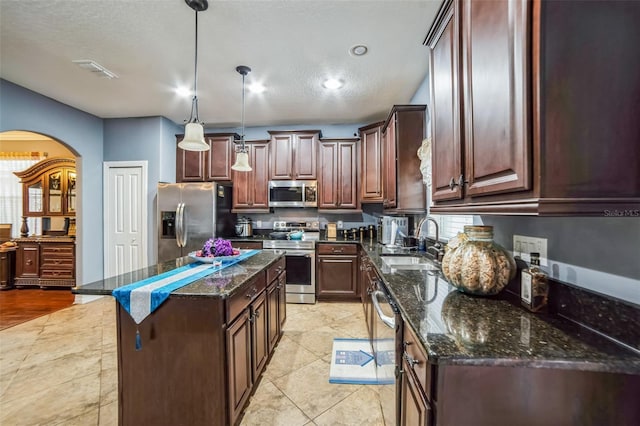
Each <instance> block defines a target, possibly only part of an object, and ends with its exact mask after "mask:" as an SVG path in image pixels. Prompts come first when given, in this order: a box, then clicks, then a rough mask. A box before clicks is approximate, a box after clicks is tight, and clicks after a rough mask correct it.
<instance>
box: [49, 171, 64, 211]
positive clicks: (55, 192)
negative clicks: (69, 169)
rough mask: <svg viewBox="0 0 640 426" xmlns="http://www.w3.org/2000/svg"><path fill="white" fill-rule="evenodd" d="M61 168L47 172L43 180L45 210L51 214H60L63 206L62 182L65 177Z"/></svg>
mask: <svg viewBox="0 0 640 426" xmlns="http://www.w3.org/2000/svg"><path fill="white" fill-rule="evenodd" d="M64 175H65V171H64V170H63V169H58V170H54V171H52V172H50V173H48V174H47V178H46V180H45V182H46V185H47V190H46V192H45V194H46V203H47V204H46V211H47V214H49V215H52V216H58V215H62V214H63V211H62V208H63V206H64V195H65V194H64V188H63V182H64V181H65V179H66V177H65V176H64Z"/></svg>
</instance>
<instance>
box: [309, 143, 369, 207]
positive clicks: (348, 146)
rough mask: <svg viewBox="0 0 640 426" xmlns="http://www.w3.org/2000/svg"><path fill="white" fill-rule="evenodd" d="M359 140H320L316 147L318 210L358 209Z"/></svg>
mask: <svg viewBox="0 0 640 426" xmlns="http://www.w3.org/2000/svg"><path fill="white" fill-rule="evenodd" d="M358 148H359V140H358V139H322V140H321V141H320V145H319V146H318V193H319V195H318V209H319V210H335V209H349V210H353V209H358V208H359V207H360V203H359V198H358V156H359V149H358Z"/></svg>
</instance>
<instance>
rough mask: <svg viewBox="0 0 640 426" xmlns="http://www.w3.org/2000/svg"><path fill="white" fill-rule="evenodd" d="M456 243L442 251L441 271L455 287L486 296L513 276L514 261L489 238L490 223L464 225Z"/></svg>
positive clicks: (499, 288) (499, 289)
mask: <svg viewBox="0 0 640 426" xmlns="http://www.w3.org/2000/svg"><path fill="white" fill-rule="evenodd" d="M456 243H457V245H455V246H454V247H449V249H448V250H447V251H446V252H445V255H444V258H443V259H442V273H443V274H444V276H445V278H446V279H447V281H449V283H450V284H451V285H453V286H454V287H456V288H457V289H458V290H460V291H462V292H464V293H469V294H475V295H482V296H490V295H494V294H498V293H499V292H500V291H502V289H503V288H504V287H505V286H506V285H507V283H508V282H509V280H511V279H512V278H513V277H514V276H515V274H516V263H515V260H514V259H513V257H512V256H511V253H509V252H508V251H506V250H505V249H504V248H502V246H500V245H499V244H497V243H495V242H494V241H493V226H465V227H464V237H463V238H459V239H457V241H456Z"/></svg>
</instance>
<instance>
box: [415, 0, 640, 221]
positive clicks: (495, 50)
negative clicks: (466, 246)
mask: <svg viewBox="0 0 640 426" xmlns="http://www.w3.org/2000/svg"><path fill="white" fill-rule="evenodd" d="M634 19H640V8H638V7H636V6H635V5H633V4H632V2H551V1H550V2H536V1H523V2H516V3H513V4H512V3H508V2H475V1H468V0H453V1H447V2H445V4H444V5H443V7H442V9H441V10H440V12H439V15H438V17H437V18H436V21H435V23H434V26H433V27H432V29H431V30H430V31H429V34H428V36H427V39H426V44H427V45H428V46H429V47H430V55H431V61H430V63H431V70H430V75H431V96H432V98H431V101H432V102H431V104H432V120H431V123H432V136H433V141H432V144H433V150H432V153H433V169H432V172H433V176H432V180H433V182H434V186H433V193H432V194H433V200H434V202H435V206H434V207H432V211H433V212H439V213H447V212H452V213H476V214H491V213H495V214H533V215H588V216H607V215H615V214H616V212H619V213H620V215H622V216H624V215H625V212H627V213H628V214H629V215H632V214H637V211H638V210H639V209H640V196H639V194H640V178H639V175H638V167H637V165H638V164H640V145H638V143H637V141H638V140H640V128H638V126H637V125H636V123H635V121H634V119H631V118H630V115H629V111H635V110H637V96H636V93H637V92H638V90H640V76H639V75H638V73H637V72H634V71H632V70H635V69H637V68H638V66H640V59H639V57H640V55H638V54H637V53H638V52H637V49H636V50H635V51H634V54H629V53H630V50H629V49H632V46H631V45H630V44H629V43H627V42H626V40H636V39H638V38H640V29H639V28H637V26H634V25H631V24H629V22H631V21H632V20H634ZM630 20H631V21H630ZM596 21H597V22H599V24H598V25H589V24H588V23H589V22H596ZM567 28H570V29H571V30H570V31H568V30H567ZM609 28H615V29H616V30H615V35H612V34H611V33H610V32H609V30H608V29H609ZM585 43H586V44H588V45H589V46H590V49H589V50H590V51H593V52H595V54H594V55H595V56H589V55H586V53H579V52H585V50H584V46H585ZM612 75H615V78H612ZM593 99H599V100H603V102H604V103H597V105H596V104H594V102H593ZM604 141H606V142H604Z"/></svg>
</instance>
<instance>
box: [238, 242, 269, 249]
mask: <svg viewBox="0 0 640 426" xmlns="http://www.w3.org/2000/svg"><path fill="white" fill-rule="evenodd" d="M231 244H232V245H233V247H234V248H237V249H250V250H262V241H233V242H232V243H231Z"/></svg>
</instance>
